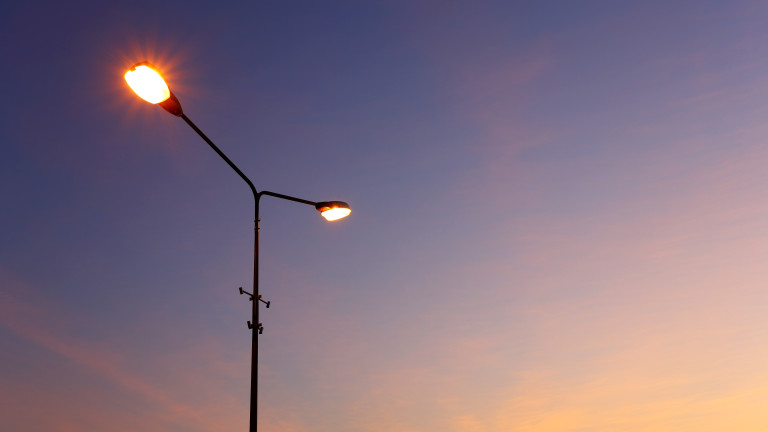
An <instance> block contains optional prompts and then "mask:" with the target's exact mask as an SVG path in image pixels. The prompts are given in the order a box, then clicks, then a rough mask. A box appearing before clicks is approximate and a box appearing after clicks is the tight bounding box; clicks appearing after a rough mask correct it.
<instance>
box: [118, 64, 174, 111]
mask: <svg viewBox="0 0 768 432" xmlns="http://www.w3.org/2000/svg"><path fill="white" fill-rule="evenodd" d="M125 81H126V82H127V83H128V86H130V87H131V89H132V90H133V91H134V92H136V94H137V95H139V97H140V98H142V99H144V100H145V101H147V102H149V103H153V104H157V103H160V102H163V101H165V100H167V99H168V98H170V97H171V91H170V90H169V89H168V84H166V83H165V80H164V79H163V77H161V76H160V74H159V73H157V71H156V70H154V69H152V68H151V67H149V66H147V65H146V64H141V63H139V64H137V65H135V66H133V68H131V70H129V71H128V72H126V73H125Z"/></svg>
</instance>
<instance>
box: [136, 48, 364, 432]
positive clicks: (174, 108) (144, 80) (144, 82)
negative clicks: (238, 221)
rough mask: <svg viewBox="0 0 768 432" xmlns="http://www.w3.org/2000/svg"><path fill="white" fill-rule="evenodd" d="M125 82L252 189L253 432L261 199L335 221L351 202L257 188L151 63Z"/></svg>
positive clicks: (253, 422) (254, 428)
mask: <svg viewBox="0 0 768 432" xmlns="http://www.w3.org/2000/svg"><path fill="white" fill-rule="evenodd" d="M125 81H126V82H127V83H128V85H129V86H130V87H131V89H132V90H133V91H134V92H136V94H137V95H139V97H141V98H142V99H144V100H146V101H147V102H150V103H153V104H157V105H160V106H161V107H163V109H165V110H166V111H168V112H169V113H171V114H173V115H175V116H176V117H181V118H182V119H183V120H184V121H185V122H187V124H188V125H189V126H190V127H191V128H192V129H193V130H194V131H195V132H197V134H198V135H200V137H201V138H202V139H203V140H204V141H205V142H206V143H208V145H209V146H210V147H211V148H212V149H213V151H215V152H216V153H217V154H218V155H219V156H221V158H222V159H224V162H226V163H227V164H228V165H229V166H230V167H231V168H232V169H233V170H234V171H235V172H236V173H237V175H239V176H240V178H242V179H243V180H244V181H245V182H246V183H247V184H248V187H249V188H250V189H251V192H252V193H253V201H254V222H253V224H254V239H253V292H252V293H249V292H247V291H244V290H243V288H242V287H241V288H239V290H240V294H246V295H248V296H249V297H250V300H251V302H252V303H253V304H252V308H251V321H248V328H249V329H251V402H250V428H249V431H250V432H256V431H257V428H258V425H257V423H258V422H257V408H258V403H257V402H258V366H259V338H258V335H259V334H261V332H262V331H263V330H264V328H263V327H262V325H261V323H260V322H259V303H264V304H266V306H267V307H269V304H270V303H269V302H267V301H265V300H263V299H262V298H261V295H260V294H259V201H260V200H261V197H262V196H265V195H266V196H271V197H275V198H280V199H284V200H288V201H293V202H297V203H301V204H307V205H311V206H314V207H315V209H317V210H318V211H319V212H320V214H321V215H322V216H323V217H324V218H325V219H326V220H328V221H334V220H338V219H341V218H344V217H346V216H348V215H349V214H350V212H351V210H350V208H349V205H348V204H347V203H345V202H343V201H321V202H315V201H309V200H305V199H302V198H296V197H293V196H289V195H283V194H279V193H275V192H269V191H261V192H259V191H257V190H256V187H255V186H254V185H253V182H251V180H250V179H249V178H248V177H247V176H246V175H245V174H243V172H242V171H240V168H238V167H237V165H235V164H234V162H232V161H231V160H230V159H229V158H228V157H227V155H225V154H224V153H223V152H222V151H221V150H220V149H219V148H218V147H217V146H216V144H214V143H213V141H211V140H210V138H208V137H207V136H206V135H205V134H204V133H203V131H201V130H200V129H199V128H198V127H197V126H196V125H195V124H194V123H192V120H190V119H189V117H187V116H186V115H185V114H184V112H183V110H182V109H181V104H180V103H179V99H177V98H176V95H174V94H173V92H171V90H170V89H169V88H168V85H167V84H166V82H165V80H164V79H163V77H162V76H161V75H160V74H159V73H158V72H157V70H156V69H155V68H154V67H153V66H152V65H151V64H150V63H148V62H142V63H137V64H135V65H133V66H132V67H131V69H130V70H129V71H128V72H126V74H125Z"/></svg>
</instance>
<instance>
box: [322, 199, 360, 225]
mask: <svg viewBox="0 0 768 432" xmlns="http://www.w3.org/2000/svg"><path fill="white" fill-rule="evenodd" d="M315 208H316V209H317V210H318V211H319V212H320V215H322V216H323V217H324V218H325V220H327V221H335V220H339V219H342V218H345V217H347V216H349V214H350V213H352V210H350V208H349V204H347V203H345V202H343V201H326V202H321V203H317V205H316V206H315Z"/></svg>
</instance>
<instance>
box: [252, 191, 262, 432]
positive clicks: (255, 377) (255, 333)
mask: <svg viewBox="0 0 768 432" xmlns="http://www.w3.org/2000/svg"><path fill="white" fill-rule="evenodd" d="M259 198H261V195H260V194H256V195H255V197H254V199H255V200H256V208H255V211H254V213H255V214H254V221H253V225H254V226H253V296H254V297H253V299H252V300H253V301H252V303H253V305H252V307H253V311H252V312H251V316H252V319H253V321H252V322H253V328H252V329H251V414H250V429H249V431H250V432H256V430H257V429H258V424H257V423H258V421H257V420H258V416H257V410H258V403H257V402H258V392H259V327H261V323H259Z"/></svg>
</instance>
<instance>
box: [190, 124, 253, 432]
mask: <svg viewBox="0 0 768 432" xmlns="http://www.w3.org/2000/svg"><path fill="white" fill-rule="evenodd" d="M179 117H181V118H182V119H184V121H185V122H187V124H188V125H189V126H190V127H191V128H192V129H193V130H194V131H195V132H197V134H198V135H200V138H202V139H203V141H205V142H206V143H208V145H209V146H210V147H211V148H212V149H213V151H215V152H216V154H218V155H219V156H221V158H222V159H224V162H226V163H227V165H229V166H230V167H231V168H232V169H233V170H235V172H236V173H237V175H239V176H240V178H242V179H243V180H244V181H245V182H246V183H247V184H248V187H250V188H251V192H252V193H253V200H254V221H253V225H254V226H253V230H254V234H253V237H254V239H253V298H252V299H251V300H252V302H253V304H252V305H251V307H252V311H251V323H252V324H251V326H252V328H251V412H250V428H249V429H248V430H249V431H250V432H257V429H258V417H257V407H258V386H259V327H261V326H260V325H259V198H261V194H259V193H258V192H257V191H256V187H255V186H254V185H253V182H251V179H249V178H248V177H247V176H246V175H245V174H243V172H242V171H240V168H238V167H237V165H235V163H234V162H232V161H231V160H230V159H229V158H228V157H227V155H225V154H224V152H222V151H221V150H220V149H219V148H218V147H216V144H214V143H213V141H211V139H210V138H208V137H207V136H206V135H205V134H204V133H203V131H201V130H200V128H198V127H197V125H195V124H194V123H192V120H190V119H189V117H187V116H186V114H183V113H182V114H180V115H179Z"/></svg>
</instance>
